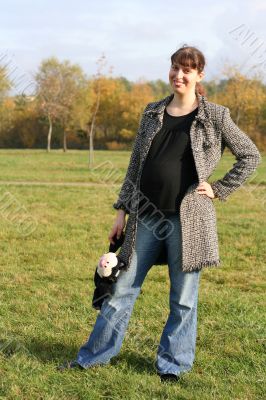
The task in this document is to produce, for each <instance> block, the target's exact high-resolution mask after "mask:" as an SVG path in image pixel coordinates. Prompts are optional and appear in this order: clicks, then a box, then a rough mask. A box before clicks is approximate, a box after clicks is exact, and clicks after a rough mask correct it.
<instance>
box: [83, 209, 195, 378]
mask: <svg viewBox="0 0 266 400" xmlns="http://www.w3.org/2000/svg"><path fill="white" fill-rule="evenodd" d="M159 219H160V218H159V216H158V214H157V215H153V216H152V215H146V217H145V218H143V217H142V216H140V218H139V221H138V228H137V233H136V234H137V236H136V242H135V249H134V250H133V255H132V259H131V264H130V266H129V269H128V271H121V272H120V275H119V276H118V279H117V282H116V283H114V291H113V294H112V295H110V296H109V297H107V298H105V300H104V302H103V304H102V307H101V310H100V311H99V314H98V316H97V319H96V322H95V325H94V327H93V330H92V332H91V334H90V336H89V338H88V341H87V342H86V343H85V344H84V345H83V346H82V347H81V348H80V350H79V352H78V355H77V358H76V361H77V362H78V363H79V364H80V365H81V366H82V367H84V368H88V367H90V366H92V365H95V364H107V363H109V361H110V359H111V358H112V357H114V356H116V355H117V354H118V353H119V351H120V348H121V346H122V342H123V339H124V336H125V332H126V328H127V326H128V323H129V319H130V316H131V313H132V310H133V306H134V303H135V300H136V298H137V296H138V294H139V292H140V289H141V285H142V283H143V281H144V279H145V277H146V275H147V273H148V271H149V270H150V268H151V267H152V266H153V265H154V263H155V262H156V259H157V256H158V255H159V252H160V249H161V246H162V245H163V242H164V243H165V245H166V249H167V257H168V271H169V278H170V294H169V305H170V312H169V315H168V319H167V322H166V324H165V326H164V329H163V332H162V335H161V339H160V344H159V346H158V351H157V356H156V362H155V367H156V370H157V373H158V374H164V373H172V374H176V375H179V374H180V373H181V372H184V371H188V370H190V369H191V367H192V364H193V361H194V358H195V346H196V330H197V302H198V286H199V277H200V272H201V271H192V272H183V271H182V269H181V250H182V249H181V225H180V216H179V214H178V213H177V214H174V215H170V216H169V217H167V218H164V220H163V222H162V223H161V224H160V227H158V228H157V229H151V228H152V227H155V226H158V221H159ZM161 219H162V218H161ZM156 224H157V225H156ZM159 230H160V232H159ZM156 268H163V267H161V266H156ZM151 307H152V305H151Z"/></svg>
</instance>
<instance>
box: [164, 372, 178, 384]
mask: <svg viewBox="0 0 266 400" xmlns="http://www.w3.org/2000/svg"><path fill="white" fill-rule="evenodd" d="M160 378H161V382H177V381H179V379H180V376H179V375H175V374H160Z"/></svg>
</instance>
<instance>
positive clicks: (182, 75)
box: [169, 63, 204, 94]
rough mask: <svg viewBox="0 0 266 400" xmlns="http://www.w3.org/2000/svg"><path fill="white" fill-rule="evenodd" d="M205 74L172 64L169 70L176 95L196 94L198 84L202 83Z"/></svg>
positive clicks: (170, 81) (170, 80)
mask: <svg viewBox="0 0 266 400" xmlns="http://www.w3.org/2000/svg"><path fill="white" fill-rule="evenodd" d="M203 76H204V72H200V73H199V72H198V70H197V69H195V68H191V67H189V66H182V65H179V64H175V63H173V64H171V67H170V70H169V83H170V85H171V87H172V89H173V91H174V92H175V93H179V94H181V93H186V92H190V91H193V92H195V87H196V83H197V82H200V81H201V80H202V78H203Z"/></svg>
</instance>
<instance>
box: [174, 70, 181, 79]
mask: <svg viewBox="0 0 266 400" xmlns="http://www.w3.org/2000/svg"><path fill="white" fill-rule="evenodd" d="M175 76H176V78H177V79H180V78H183V71H182V69H181V68H180V69H178V70H177V71H176V73H175Z"/></svg>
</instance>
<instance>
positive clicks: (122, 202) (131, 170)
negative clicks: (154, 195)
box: [113, 104, 149, 214]
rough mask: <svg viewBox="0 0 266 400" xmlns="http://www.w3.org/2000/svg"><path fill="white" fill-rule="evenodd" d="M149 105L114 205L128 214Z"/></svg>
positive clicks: (141, 120) (142, 117)
mask: <svg viewBox="0 0 266 400" xmlns="http://www.w3.org/2000/svg"><path fill="white" fill-rule="evenodd" d="M148 105H149V104H148ZM148 105H147V106H146V108H145V110H144V111H143V114H142V116H141V119H140V122H139V127H138V131H137V134H136V137H135V140H134V142H133V148H132V152H131V156H130V161H129V165H128V168H127V172H126V175H125V178H124V181H123V183H122V186H121V189H120V192H119V195H118V199H117V201H116V202H115V203H114V204H113V208H115V209H116V210H119V209H122V210H124V211H125V212H126V213H127V214H129V212H130V202H131V198H132V195H133V191H134V189H135V186H136V181H137V175H138V171H139V166H140V148H141V134H142V131H143V122H144V113H145V111H146V110H147V108H148Z"/></svg>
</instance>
